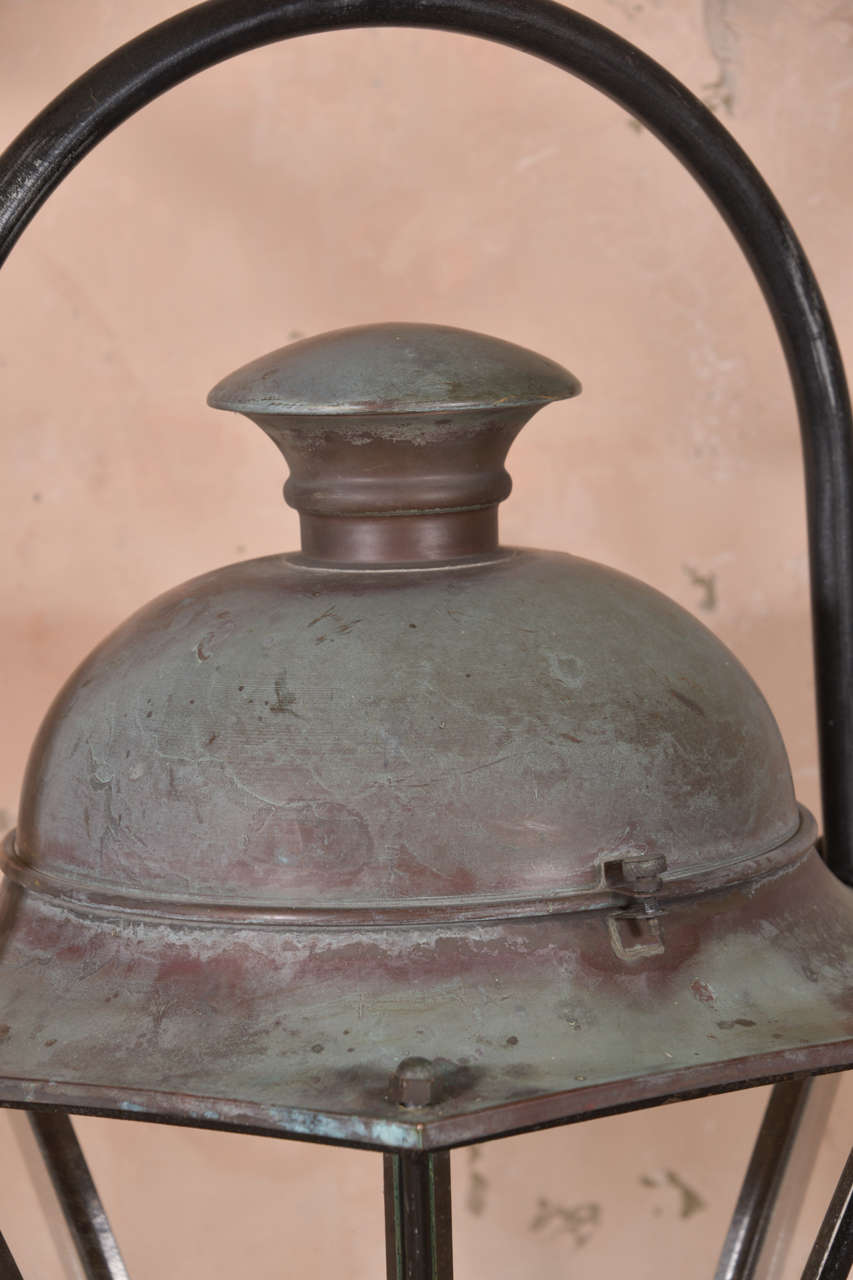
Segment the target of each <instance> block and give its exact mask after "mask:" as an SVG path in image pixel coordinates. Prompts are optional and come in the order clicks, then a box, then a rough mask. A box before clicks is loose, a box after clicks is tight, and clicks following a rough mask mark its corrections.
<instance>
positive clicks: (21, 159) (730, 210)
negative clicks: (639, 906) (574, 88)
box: [0, 0, 853, 883]
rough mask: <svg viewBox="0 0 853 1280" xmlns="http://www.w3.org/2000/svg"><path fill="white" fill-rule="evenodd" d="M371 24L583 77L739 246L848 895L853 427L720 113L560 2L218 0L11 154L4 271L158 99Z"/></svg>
mask: <svg viewBox="0 0 853 1280" xmlns="http://www.w3.org/2000/svg"><path fill="white" fill-rule="evenodd" d="M364 26H410V27H432V28H437V29H439V30H446V31H455V32H459V33H461V34H465V35H474V36H481V37H484V38H485V39H489V40H495V41H498V42H500V43H501V44H506V45H509V46H511V47H513V48H516V49H519V50H521V51H522V52H524V53H530V54H533V55H535V56H536V57H540V58H544V59H545V60H547V61H548V62H552V63H554V64H555V65H556V66H559V67H562V68H563V70H564V71H569V72H571V73H572V74H574V75H577V76H579V77H580V78H581V79H583V80H586V81H587V82H588V83H589V84H591V85H593V86H594V87H595V88H597V89H600V90H601V91H602V92H603V93H606V94H607V95H608V96H609V97H611V98H613V99H614V100H615V101H616V102H618V103H619V104H620V105H621V106H623V107H624V108H625V109H626V110H628V111H630V112H631V113H632V114H633V115H634V116H636V117H637V118H638V119H640V120H641V121H642V122H643V123H644V124H645V125H646V127H647V128H648V129H650V130H651V131H652V132H653V133H655V134H656V135H657V137H658V138H660V140H661V141H662V142H663V143H665V145H666V146H667V147H669V149H670V150H671V151H672V152H673V153H674V154H675V156H676V157H677V158H678V159H679V160H680V161H681V163H682V164H683V165H684V166H685V167H686V168H687V169H688V170H689V171H690V173H692V174H693V176H694V178H695V179H696V180H697V182H699V184H700V185H701V186H702V187H703V188H704V190H705V191H706V192H707V194H708V195H709V196H710V198H711V200H712V201H713V202H714V204H715V205H716V206H717V209H718V210H719V212H720V213H721V214H722V216H723V218H724V219H725V220H726V222H727V223H728V225H729V227H730V228H731V230H732V232H733V233H734V235H735V236H736V238H737V240H738V242H739V244H740V246H741V249H742V250H743V252H744V254H745V255H746V257H747V259H748V260H749V263H750V265H751V266H752V269H753V271H754V273H755V275H756V277H757V279H758V282H759V284H760V286H761V288H762V290H763V292H764V296H765V299H766V301H767V304H768V307H769V308H770V311H771V313H772V316H773V319H774V321H775V323H776V328H777V330H778V333H779V337H780V340H781V342H782V346H783V348H784V351H785V356H786V358H787V361H788V369H789V372H790V376H791V381H792V383H793V387H794V394H795V396H796V402H797V409H798V413H799V419H800V428H801V432H802V439H803V455H804V462H805V480H806V501H807V511H808V528H809V559H810V566H811V600H812V619H813V629H814V644H815V670H816V680H817V704H818V731H819V742H820V759H821V782H822V793H823V810H824V829H825V832H826V857H827V861H828V863H829V865H830V866H831V867H832V868H833V870H834V871H835V872H836V874H837V875H839V876H840V877H841V878H842V879H844V880H846V881H847V882H848V883H853V430H851V428H853V422H851V412H850V400H849V396H848V392H847V384H846V382H845V378H844V370H843V366H842V363H841V357H840V354H839V350H838V344H837V342H836V339H835V335H834V333H833V331H832V325H831V323H830V320H829V316H828V314H827V310H826V305H825V303H824V301H823V298H822V296H821V293H820V290H819V288H818V286H817V282H816V281H815V278H814V275H813V274H812V271H811V268H810V266H809V264H808V261H807V259H806V256H805V254H804V253H803V250H802V248H801V246H800V244H799V242H798V240H797V238H796V236H795V235H794V232H793V230H792V228H791V226H790V224H789V223H788V220H787V219H786V217H785V215H784V213H783V212H782V210H781V208H780V207H779V205H778V203H777V201H776V199H775V198H774V196H773V194H772V192H771V191H770V190H769V188H768V187H767V185H766V183H765V182H764V180H763V179H762V178H761V175H760V174H759V173H758V172H757V170H756V169H755V167H754V166H753V164H752V163H751V161H750V160H749V159H748V157H747V156H746V154H745V153H744V152H743V151H742V150H741V148H740V147H739V146H738V144H737V143H736V142H735V141H734V139H733V138H732V137H731V135H730V134H729V133H728V132H727V131H726V129H724V128H723V126H722V125H721V124H720V123H719V121H718V120H717V119H716V118H715V117H714V116H713V115H712V114H711V112H710V111H708V109H707V108H706V107H704V106H703V105H702V103H701V102H699V100H698V99H697V98H695V97H694V96H693V94H691V93H690V92H689V90H687V89H686V88H685V87H684V86H683V85H682V84H681V83H680V82H679V81H678V80H676V79H675V78H674V77H673V76H671V75H670V74H669V73H668V72H667V71H665V70H664V69H663V68H662V67H661V66H659V65H658V64H657V63H656V62H654V61H653V60H652V59H651V58H648V57H647V56H646V55H645V54H643V53H641V52H640V50H639V49H637V48H635V47H634V46H633V45H632V44H629V43H628V41H626V40H623V39H621V37H619V36H617V35H614V34H613V33H612V32H610V31H608V30H607V29H606V28H605V27H602V26H600V25H599V24H598V23H596V22H593V21H591V20H590V19H589V18H585V17H583V16H582V15H581V14H578V13H575V12H574V11H573V10H571V9H565V8H563V7H562V5H559V4H555V3H552V0H208V3H206V4H200V5H196V6H195V7H194V8H192V9H188V10H186V11H185V12H184V13H181V14H178V15H177V16H176V17H174V18H171V19H169V20H168V21H167V22H163V23H161V24H160V25H159V26H156V27H152V28H151V30H150V31H146V32H145V33H144V34H143V35H141V36H138V37H137V38H136V39H135V40H131V41H130V42H129V43H128V44H126V45H123V46H122V47H121V48H120V49H117V50H116V51H115V53H112V54H110V55H109V57H107V58H105V59H104V60H103V61H102V62H99V63H98V64H97V66H95V67H93V68H92V69H91V70H90V71H88V72H87V73H86V74H85V75H84V76H81V78H80V79H79V80H76V81H75V82H74V84H72V85H70V86H69V88H67V89H66V90H65V91H64V93H61V94H60V95H59V97H58V98H55V99H54V101H53V102H52V103H51V104H50V105H49V106H48V107H46V108H45V110H44V111H42V113H41V114H40V115H39V116H37V117H36V119H35V120H33V122H32V123H31V124H30V125H29V126H28V127H27V128H26V129H25V130H24V131H23V133H21V134H20V136H19V137H18V138H17V139H16V141H15V142H13V143H12V145H11V146H10V147H9V149H8V150H7V151H6V152H5V154H4V155H3V156H2V157H0V263H2V262H3V261H4V260H5V257H6V255H7V254H8V253H9V251H10V250H11V248H12V246H13V245H14V243H15V241H16V240H17V238H18V236H19V235H20V234H21V232H22V231H23V229H24V227H25V226H26V225H27V223H28V222H29V221H30V219H31V218H32V217H33V215H34V214H35V212H36V210H37V209H38V208H39V207H40V205H41V204H42V203H43V202H44V200H46V199H47V197H48V195H49V194H50V193H51V191H52V190H53V189H54V188H55V187H56V186H58V184H59V183H60V182H61V181H62V179H63V178H64V177H65V175H66V174H67V173H68V172H69V171H70V170H71V169H72V168H73V167H74V166H75V165H76V164H77V162H78V160H81V159H82V158H83V156H84V155H85V154H86V153H87V152H88V151H90V150H91V149H92V148H93V147H94V146H95V145H96V144H97V143H98V142H100V141H101V139H102V138H104V137H106V135H107V134H108V133H110V132H111V131H112V130H113V129H114V128H116V126H117V125H119V124H121V122H122V121H123V120H126V119H127V117H128V116H130V115H132V114H133V112H135V111H137V110H138V109H139V108H140V107H143V106H145V105H146V103H148V102H151V101H152V100H153V99H154V98H156V97H157V96H158V95H159V94H161V93H164V92H165V91H166V90H167V89H170V88H171V87H172V86H173V85H176V84H179V83H180V82H181V81H182V80H186V79H188V78H189V77H190V76H191V75H194V74H195V73H196V72H197V71H202V70H204V69H205V68H206V67H210V66H213V65H214V64H215V63H217V62H221V61H224V60H225V59H226V58H229V57H231V56H233V55H234V54H238V53H242V52H244V51H247V50H249V49H255V48H258V47H259V46H261V45H264V44H271V43H273V42H275V41H278V40H285V39H288V38H290V37H293V36H298V35H306V34H309V33H313V32H320V31H331V30H335V29H338V28H346V27H364Z"/></svg>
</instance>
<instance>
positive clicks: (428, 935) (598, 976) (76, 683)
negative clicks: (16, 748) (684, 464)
mask: <svg viewBox="0 0 853 1280" xmlns="http://www.w3.org/2000/svg"><path fill="white" fill-rule="evenodd" d="M578 390H579V384H578V382H577V381H576V379H575V378H574V377H573V376H572V375H571V374H570V373H568V372H566V371H565V370H564V369H562V368H561V367H560V366H559V365H556V364H554V363H553V362H552V361H550V360H545V359H543V358H542V357H540V356H536V355H534V354H533V353H531V352H529V351H526V350H524V349H522V348H520V347H517V346H514V345H513V344H510V343H506V342H501V341H498V340H497V339H493V338H486V337H484V336H482V335H480V334H473V333H469V332H466V331H463V330H458V329H452V328H447V327H440V326H432V325H415V324H386V325H372V326H366V327H363V328H356V329H349V330H342V331H339V332H336V333H332V334H327V335H324V336H322V337H317V338H311V339H307V340H305V341H302V342H297V343H295V344H293V345H292V346H289V347H285V348H283V349H282V350H280V351H275V352H273V353H272V354H271V355H269V356H266V357H263V358H262V359H261V360H258V361H255V362H254V363H253V364H251V365H249V366H247V367H246V368H245V369H241V370H240V371H238V372H237V373H235V374H232V375H231V376H230V377H229V378H226V379H225V380H224V381H223V382H221V383H220V384H219V385H218V386H217V387H216V388H215V389H214V391H213V392H212V393H211V397H210V400H211V403H212V404H213V405H215V406H218V407H220V408H226V409H233V410H238V411H240V412H242V413H245V414H248V415H249V416H250V417H251V418H252V419H253V420H254V421H256V422H257V423H258V424H259V425H260V426H261V427H262V428H263V429H264V430H265V431H266V432H267V434H268V435H269V436H271V437H272V439H273V440H274V441H275V443H276V444H277V445H278V446H279V447H280V448H281V450H282V452H283V453H284V454H285V456H286V458H287V460H288V462H289V465H290V479H289V480H288V482H287V486H286V489H285V493H286V496H287V498H288V500H289V501H290V502H291V503H292V504H293V505H294V506H296V507H297V508H298V510H299V512H300V519H301V525H302V532H303V548H302V550H301V551H300V552H298V553H296V554H292V555H277V556H268V557H265V558H263V559H260V560H250V561H247V562H244V563H240V564H236V565H231V566H229V567H227V568H224V569H219V570H215V571H214V572H212V573H209V574H206V575H204V576H203V577H201V578H197V579H194V580H193V581H192V582H188V583H184V584H183V585H181V586H179V587H176V588H175V589H174V590H172V591H170V592H168V593H167V594H166V595H164V596H162V597H160V598H159V599H157V600H155V601H153V602H152V603H151V604H149V605H147V606H146V607H145V608H144V609H142V610H141V611H140V612H139V613H137V614H135V615H134V616H133V617H132V618H131V619H130V620H129V621H128V622H127V623H125V624H124V626H122V627H120V628H119V630H118V631H116V632H115V633H114V634H113V635H112V636H110V637H109V638H108V639H107V640H106V641H104V643H103V644H102V645H101V646H100V647H99V648H98V649H96V650H95V652H94V653H93V654H92V655H91V657H89V658H88V659H87V660H86V661H85V662H84V663H83V664H82V666H81V667H80V668H79V669H78V670H77V671H76V672H75V674H74V675H73V676H72V677H71V679H70V681H69V682H68V684H67V685H66V686H65V688H64V689H63V690H62V692H61V693H60V694H59V696H58V698H57V700H56V701H55V703H54V705H53V707H52V708H51V710H50V712H49V713H48V716H47V718H46V720H45V723H44V725H43V727H42V730H41V732H40V734H39V736H38V738H37V741H36V744H35V747H34V750H33V753H32V756H31V760H30V764H29V767H28V770H27V774H26V780H25V784H24V791H23V796H22V802H21V809H20V822H19V826H18V830H17V832H16V833H14V834H12V835H10V836H9V838H8V839H7V841H6V846H5V848H6V862H5V871H6V878H7V886H8V887H7V890H6V891H7V893H20V892H21V891H22V890H23V891H24V899H23V901H22V902H21V903H20V904H18V907H17V910H16V911H15V912H14V921H13V923H12V925H11V929H10V932H9V936H8V939H7V943H6V951H5V955H4V958H3V972H4V973H5V974H6V975H7V976H6V981H5V983H4V984H3V986H2V988H0V1021H2V1022H4V1023H6V1024H7V1025H8V1026H9V1028H10V1031H9V1034H8V1035H7V1036H6V1037H5V1038H4V1039H3V1040H2V1042H1V1043H0V1072H2V1077H0V1089H2V1090H3V1091H4V1093H5V1095H6V1096H7V1097H16V1096H19V1097H20V1098H21V1100H26V1101H36V1100H38V1101H44V1102H48V1101H49V1102H53V1103H60V1104H62V1105H64V1106H71V1105H74V1104H75V1103H78V1104H79V1103H84V1104H85V1105H87V1106H97V1107H98V1109H99V1110H108V1111H119V1112H120V1111H128V1110H131V1111H138V1112H141V1113H157V1114H159V1115H161V1116H173V1117H175V1118H178V1117H181V1118H184V1119H192V1120H195V1121H214V1120H215V1121H216V1122H217V1123H218V1124H221V1125H223V1126H229V1125H237V1124H239V1125H251V1126H252V1127H253V1128H256V1129H260V1130H264V1129H268V1130H271V1131H276V1132H286V1133H292V1134H311V1133H322V1134H324V1135H326V1136H337V1137H339V1138H343V1139H356V1140H358V1141H361V1142H366V1143H370V1144H371V1145H377V1146H387V1147H405V1146H413V1147H419V1148H423V1147H432V1146H436V1145H446V1143H447V1138H448V1135H453V1137H454V1139H455V1140H458V1137H459V1136H460V1135H464V1136H465V1138H467V1139H471V1138H482V1137H485V1136H488V1135H490V1134H495V1133H500V1132H506V1131H508V1130H513V1129H519V1128H523V1127H525V1126H529V1125H532V1124H540V1123H542V1122H544V1121H553V1120H555V1119H564V1118H567V1117H570V1116H575V1115H578V1114H583V1113H586V1112H588V1111H590V1110H599V1109H602V1108H605V1107H606V1108H612V1107H624V1106H629V1105H632V1104H634V1103H637V1102H638V1101H640V1100H643V1099H651V1098H660V1097H664V1096H672V1095H673V1094H678V1093H687V1092H693V1091H695V1090H696V1089H697V1088H698V1087H703V1088H704V1087H708V1086H712V1085H713V1086H721V1085H724V1084H727V1083H730V1082H732V1081H733V1080H743V1079H744V1078H753V1079H763V1078H768V1077H770V1076H774V1075H783V1074H786V1073H789V1072H791V1071H793V1070H796V1069H797V1068H798V1067H799V1066H801V1065H802V1063H803V1057H804V1053H805V1054H806V1055H807V1058H808V1063H809V1065H810V1067H812V1068H816V1067H828V1066H838V1065H846V1064H847V1063H848V1062H849V1061H850V1056H851V1045H853V1009H851V1007H850V986H849V975H850V971H851V958H853V935H851V929H850V923H851V914H850V900H849V890H847V889H846V888H845V887H844V886H843V885H841V884H840V883H839V882H838V881H837V880H836V879H835V878H834V877H833V876H832V875H831V873H830V872H829V871H828V870H827V869H826V867H825V866H824V865H823V863H822V862H821V860H820V857H819V856H818V853H817V852H816V850H815V838H816V829H815V824H814V821H813V819H812V817H811V816H810V814H808V813H807V812H806V811H805V810H802V809H800V808H798V806H797V803H796V801H795V798H794V792H793V787H792V783H791V776H790V771H789V768H788V762H787V759H786V755H785V751H784V748H783V745H782V742H781V738H780V735H779V731H778V729H777V727H776V724H775V721H774V720H773V717H772V715H771V713H770V711H769V709H768V707H767V705H766V703H765V701H764V699H763V698H762V696H761V694H760V693H759V691H758V689H757V688H756V686H755V685H754V683H753V681H752V680H751V678H750V677H749V676H748V674H747V673H746V672H745V671H744V669H743V668H742V667H741V666H740V664H739V663H738V662H737V660H736V659H735V658H734V656H733V655H732V654H731V653H730V652H729V651H728V650H727V649H726V648H725V647H724V646H723V645H722V644H721V643H720V641H719V640H717V639H716V638H715V637H714V636H713V635H712V634H711V633H710V632H709V631H708V630H707V629H706V628H705V627H703V626H702V625H701V624H700V623H698V622H697V621H696V620H695V619H694V618H693V617H692V616H691V615H690V614H688V613H687V612H686V611H685V610H683V609H681V608H680V607H679V606H677V605H675V604H674V603H673V602H672V601H670V600H668V599H667V598H666V597H664V596H662V595H660V594H659V593H658V592H656V591H653V590H652V589H650V588H649V587H646V586H644V585H643V584H642V583H640V582H637V581H636V580H634V579H632V578H629V577H627V576H625V575H624V574H621V573H617V572H615V571H613V570H611V569H607V568H604V567H602V566H601V565H597V564H594V563H591V562H590V561H586V560H580V559H577V558H575V557H572V556H569V555H561V554H556V553H553V552H540V551H530V550H522V549H517V548H506V547H503V546H501V545H500V543H499V541H498V538H497V519H496V512H497V504H498V502H499V501H500V500H501V498H503V497H504V496H505V495H506V493H507V492H508V490H509V479H508V476H507V474H506V472H505V470H504V467H503V463H504V457H505V454H506V452H507V449H508V447H509V445H510V443H511V441H512V439H513V437H514V436H515V435H516V433H517V432H518V431H519V430H520V428H521V427H522V425H523V424H524V422H525V421H526V420H527V419H528V418H530V416H531V415H532V414H533V413H534V412H535V411H536V410H537V409H539V408H540V407H541V406H542V405H544V404H546V403H548V402H549V401H553V400H556V399H561V398H565V397H569V396H572V395H575V394H576V393H577V392H578ZM48 954H49V955H50V956H51V957H52V958H51V962H50V963H49V964H44V963H42V961H43V959H44V957H45V956H46V955H48ZM13 974H14V978H12V975H13ZM412 1058H418V1059H421V1060H423V1061H426V1062H430V1063H434V1064H437V1065H436V1066H435V1069H434V1072H433V1074H434V1077H435V1079H434V1081H433V1084H432V1086H431V1087H432V1090H433V1093H432V1097H431V1104H430V1106H429V1109H428V1111H427V1112H424V1111H423V1110H422V1109H421V1108H417V1107H416V1108H413V1109H405V1108H401V1107H400V1105H399V1097H398V1096H397V1094H398V1092H399V1085H398V1084H397V1083H395V1078H394V1073H395V1071H396V1069H397V1067H398V1065H399V1064H400V1063H401V1062H405V1061H407V1060H409V1059H412Z"/></svg>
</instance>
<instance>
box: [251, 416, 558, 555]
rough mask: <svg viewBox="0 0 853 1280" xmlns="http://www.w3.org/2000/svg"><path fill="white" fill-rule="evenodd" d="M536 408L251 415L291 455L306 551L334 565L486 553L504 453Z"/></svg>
mask: <svg viewBox="0 0 853 1280" xmlns="http://www.w3.org/2000/svg"><path fill="white" fill-rule="evenodd" d="M537 407H538V406H535V405H534V406H531V405H525V406H518V405H514V406H512V407H511V408H507V409H495V408H489V409H467V410H457V411H455V412H450V411H444V412H442V413H440V414H438V413H435V414H426V413H417V414H358V415H353V414H346V415H340V416H338V415H329V414H327V415H324V416H323V417H308V416H304V415H299V416H290V415H282V414H257V415H256V414H251V415H250V416H251V418H252V420H253V421H254V422H256V423H257V424H258V426H260V427H261V428H262V429H263V430H264V431H265V432H266V434H267V435H268V436H269V437H270V438H271V439H272V440H273V441H274V442H275V444H276V445H277V446H278V448H279V449H280V450H281V452H282V453H283V454H284V456H285V458H286V459H287V463H288V466H289V467H290V476H289V478H288V481H287V483H286V484H285V486H284V496H285V499H286V501H287V502H288V503H289V505H290V506H292V507H295V508H296V510H297V511H298V512H299V516H300V525H301V530H302V552H303V554H304V555H305V556H306V557H307V558H309V559H311V560H317V561H322V562H328V563H335V564H358V565H367V564H376V565H384V564H413V563H425V562H434V561H440V560H455V559H458V558H460V557H466V556H479V555H484V554H488V553H490V552H493V551H495V550H496V549H497V546H498V520H497V505H498V503H499V502H501V501H503V499H504V498H505V497H507V495H508V494H509V492H510V489H511V487H512V482H511V480H510V478H509V476H508V475H507V472H506V470H505V469H504V462H505V460H506V454H507V450H508V449H509V446H510V445H511V444H512V441H513V440H514V439H515V436H516V435H517V433H518V432H519V431H520V429H521V427H522V426H523V425H524V423H525V422H526V421H527V420H528V418H530V416H531V414H532V413H533V412H534V411H535V409H536V408H537Z"/></svg>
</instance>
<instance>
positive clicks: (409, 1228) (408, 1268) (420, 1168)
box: [382, 1151, 453, 1280]
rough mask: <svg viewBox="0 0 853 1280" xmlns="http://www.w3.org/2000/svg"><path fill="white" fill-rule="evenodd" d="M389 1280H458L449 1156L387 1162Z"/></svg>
mask: <svg viewBox="0 0 853 1280" xmlns="http://www.w3.org/2000/svg"><path fill="white" fill-rule="evenodd" d="M382 1163H383V1183H384V1196H385V1260H386V1276H387V1280H453V1214H452V1204H451V1187H450V1152H449V1151H402V1152H391V1153H386V1154H385V1155H383V1157H382Z"/></svg>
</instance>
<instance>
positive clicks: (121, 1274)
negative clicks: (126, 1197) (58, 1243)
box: [27, 1111, 130, 1280]
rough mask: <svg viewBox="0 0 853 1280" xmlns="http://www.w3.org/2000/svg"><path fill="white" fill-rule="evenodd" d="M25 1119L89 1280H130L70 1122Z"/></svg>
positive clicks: (61, 1117) (55, 1117) (57, 1115)
mask: <svg viewBox="0 0 853 1280" xmlns="http://www.w3.org/2000/svg"><path fill="white" fill-rule="evenodd" d="M27 1119H28V1120H29V1123H30V1128H31V1129H32V1131H33V1134H34V1135H35V1138H36V1141H37V1143H38V1146H39V1150H40V1152H41V1157H42V1160H43V1162H44V1165H45V1168H46V1169H47V1172H48V1173H49V1175H50V1180H51V1183H52V1184H53V1189H54V1192H55V1194H56V1199H57V1201H58V1203H59V1207H60V1209H61V1210H62V1216H63V1217H64V1219H65V1223H66V1226H67V1228H68V1232H69V1234H70V1236H71V1242H72V1244H73V1246H74V1249H75V1251H76V1253H77V1257H78V1259H79V1261H80V1266H81V1268H82V1272H83V1275H84V1276H85V1277H86V1280H130V1277H129V1274H128V1271H127V1268H126V1267H125V1265H124V1262H123V1260H122V1256H121V1253H120V1252H119V1247H118V1244H117V1243H116V1238H115V1236H114V1235H113V1231H112V1227H111V1226H110V1222H109V1219H108V1217H107V1215H106V1212H105V1210H104V1206H103V1203H102V1202H101V1197H100V1196H99V1195H98V1189H97V1187H96V1186H95V1182H94V1179H93V1178H92V1174H91V1172H90V1171H89V1166H88V1164H87V1163H86V1157H85V1156H84V1155H83V1151H82V1149H81V1147H80V1143H79V1142H78V1141H77V1135H76V1134H75V1132H74V1127H73V1125H72V1123H71V1119H70V1117H69V1116H67V1115H66V1114H65V1113H64V1112H60V1111H28V1112H27Z"/></svg>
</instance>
